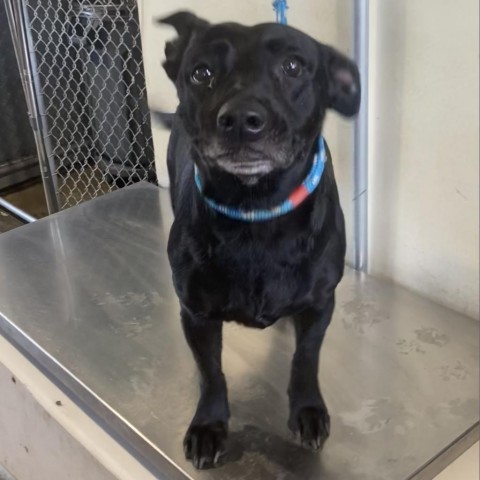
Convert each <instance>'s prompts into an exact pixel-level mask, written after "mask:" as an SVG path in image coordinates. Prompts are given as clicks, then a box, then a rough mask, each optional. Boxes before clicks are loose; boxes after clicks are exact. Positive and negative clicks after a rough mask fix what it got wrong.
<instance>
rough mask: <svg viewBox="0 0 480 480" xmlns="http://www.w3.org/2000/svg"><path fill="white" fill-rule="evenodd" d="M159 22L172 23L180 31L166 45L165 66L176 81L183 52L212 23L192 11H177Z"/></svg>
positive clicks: (168, 73) (169, 75)
mask: <svg viewBox="0 0 480 480" xmlns="http://www.w3.org/2000/svg"><path fill="white" fill-rule="evenodd" d="M157 22H158V23H162V24H166V25H171V26H172V27H173V28H175V30H176V31H177V33H178V38H175V39H174V40H172V41H171V42H167V43H166V45H165V62H163V68H164V69H165V71H166V72H167V75H168V77H169V78H170V80H172V81H173V82H175V80H176V79H177V75H178V71H179V70H180V65H181V63H182V58H183V54H184V53H185V50H186V49H187V47H188V45H189V43H190V41H191V40H192V38H193V37H194V36H195V34H196V33H198V32H199V31H201V30H204V29H206V28H207V27H208V26H209V25H210V24H209V23H208V22H207V21H205V20H202V19H201V18H198V17H197V16H195V15H194V14H193V13H190V12H177V13H174V14H173V15H170V16H168V17H165V18H159V19H157Z"/></svg>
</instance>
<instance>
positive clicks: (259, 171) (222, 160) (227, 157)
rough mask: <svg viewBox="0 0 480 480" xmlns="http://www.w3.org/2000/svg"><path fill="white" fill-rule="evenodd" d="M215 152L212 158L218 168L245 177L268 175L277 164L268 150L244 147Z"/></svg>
mask: <svg viewBox="0 0 480 480" xmlns="http://www.w3.org/2000/svg"><path fill="white" fill-rule="evenodd" d="M215 153H216V155H214V156H212V157H210V158H211V161H212V163H213V164H215V165H216V167H217V168H219V169H221V170H223V171H224V172H227V173H230V174H231V175H235V176H239V177H243V178H246V177H257V178H258V177H261V176H263V175H267V174H268V173H270V172H271V171H272V170H274V169H275V165H276V162H275V161H274V159H273V158H272V156H271V155H270V154H269V152H268V151H261V150H254V149H252V148H242V149H240V150H237V151H225V150H224V151H223V152H222V151H220V152H218V150H217V151H216V152H215ZM270 153H271V152H270Z"/></svg>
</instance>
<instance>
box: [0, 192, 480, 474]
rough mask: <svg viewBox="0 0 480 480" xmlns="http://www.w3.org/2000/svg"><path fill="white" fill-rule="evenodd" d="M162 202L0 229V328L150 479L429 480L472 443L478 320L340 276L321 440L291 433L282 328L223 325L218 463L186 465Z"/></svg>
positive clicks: (102, 201) (288, 349)
mask: <svg viewBox="0 0 480 480" xmlns="http://www.w3.org/2000/svg"><path fill="white" fill-rule="evenodd" d="M170 224H171V214H170V210H169V201H168V196H167V193H166V192H165V191H161V190H159V189H157V188H156V187H153V186H150V185H147V184H140V185H137V186H134V187H130V188H127V189H123V190H121V191H118V192H116V193H113V194H110V195H107V196H104V197H102V198H99V199H96V200H93V201H91V202H88V203H85V204H83V205H81V206H78V207H75V208H73V209H71V210H67V211H65V212H62V213H59V214H56V215H53V216H51V217H49V218H46V219H44V220H40V221H38V222H35V223H34V224H31V225H27V226H24V227H21V228H18V229H16V230H14V231H12V232H9V233H5V234H2V235H0V330H1V331H2V332H3V334H4V335H5V336H7V338H9V339H11V340H12V341H13V342H14V343H16V344H17V345H18V346H20V347H21V348H22V349H24V350H25V351H26V352H28V354H29V355H30V356H31V357H33V358H34V359H35V360H36V361H37V362H39V363H40V364H41V365H42V366H43V367H44V368H45V369H46V370H47V371H48V373H49V374H50V375H52V376H53V377H54V378H55V379H56V380H57V381H58V382H60V383H61V384H62V385H64V387H65V388H66V389H67V390H68V392H69V393H70V394H71V395H72V396H73V397H74V398H76V399H77V400H78V401H79V402H80V403H81V404H82V405H83V406H84V407H85V408H86V409H89V411H91V413H92V415H95V416H96V417H97V418H98V419H99V421H101V422H103V424H104V425H105V428H107V429H108V430H109V431H111V432H112V434H114V435H116V436H117V437H118V440H119V441H121V442H124V443H126V444H128V445H129V446H130V448H132V449H133V450H134V451H135V452H136V453H137V455H138V456H139V457H141V458H142V459H143V460H144V461H145V462H147V463H148V464H149V465H150V466H151V468H152V469H154V471H155V472H156V475H157V476H158V477H159V478H169V479H183V478H198V479H255V480H257V479H262V480H263V479H302V480H303V479H317V478H321V479H322V480H333V479H335V480H350V479H352V480H388V479H392V480H404V479H407V478H431V477H432V476H433V475H434V474H435V473H436V471H438V469H439V467H440V465H441V464H442V462H447V461H449V460H451V459H452V458H453V457H454V456H456V455H458V454H459V453H461V452H462V451H463V450H464V449H465V448H467V447H468V446H469V445H470V444H472V443H473V441H474V440H475V439H476V438H478V421H479V399H478V391H479V385H478V376H479V350H478V347H479V324H478V323H477V322H476V321H474V320H471V319H469V318H466V317H463V316H461V315H459V314H457V313H454V312H452V311H450V310H447V309H445V308H443V307H440V306H438V305H435V304H433V303H431V302H429V301H427V300H425V299H423V298H420V297H418V296H417V295H414V294H413V293H410V292H408V291H406V290H404V289H401V288H399V287H396V286H393V285H392V284H390V283H388V282H386V281H379V280H375V279H373V278H370V277H368V276H364V275H361V274H358V273H356V272H354V271H352V270H347V273H346V276H345V278H344V280H343V281H342V283H341V285H340V287H339V289H338V301H337V309H336V312H335V316H334V321H333V323H332V325H331V327H330V329H329V331H328V334H327V338H326V341H325V344H324V348H323V350H322V358H321V377H322V385H323V391H324V393H325V396H326V401H327V403H328V405H329V407H330V413H331V415H332V434H331V437H330V439H329V440H328V442H327V444H326V446H325V448H324V450H323V452H322V453H321V454H318V453H311V452H308V451H305V450H303V449H302V448H300V447H299V446H298V445H296V444H295V443H294V440H293V439H292V438H291V436H290V434H289V432H288V429H287V427H286V419H287V397H286V394H285V391H286V388H287V382H288V373H289V365H290V358H291V356H292V353H293V334H292V326H291V325H290V324H289V322H288V320H285V321H280V322H279V323H278V324H276V325H275V326H274V327H272V328H270V329H267V330H264V331H258V330H249V329H247V328H244V327H241V326H237V325H228V326H227V327H226V332H225V346H224V356H223V358H224V363H225V372H226V375H227V379H228V382H229V394H230V401H231V411H232V419H231V424H230V430H231V434H230V441H229V457H230V460H231V462H230V463H229V464H227V465H225V466H223V467H221V468H219V469H216V470H209V471H202V472H197V471H195V470H194V469H193V467H192V466H191V465H190V464H189V463H188V462H186V461H185V460H184V458H183V451H182V437H183V434H184V432H185V429H186V427H187V425H188V422H189V420H190V418H191V416H192V414H193V410H194V407H195V404H196V399H197V380H196V372H195V367H194V363H193V360H192V358H191V354H190V351H189V350H188V347H187V345H186V343H185V341H184V339H183V335H182V332H181V327H180V322H179V315H178V312H179V309H178V304H177V300H176V297H175V295H174V292H173V290H172V286H171V277H170V268H169V265H168V261H167V257H166V253H165V245H166V238H167V234H168V229H169V226H170Z"/></svg>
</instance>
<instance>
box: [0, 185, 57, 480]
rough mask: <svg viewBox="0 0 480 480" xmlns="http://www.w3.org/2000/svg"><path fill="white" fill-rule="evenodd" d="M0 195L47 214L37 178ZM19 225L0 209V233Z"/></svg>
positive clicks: (38, 213)
mask: <svg viewBox="0 0 480 480" xmlns="http://www.w3.org/2000/svg"><path fill="white" fill-rule="evenodd" d="M0 196H2V197H3V198H5V200H7V201H9V202H10V203H12V204H13V205H15V206H16V207H18V208H20V209H22V210H24V211H25V212H27V213H29V214H30V215H32V216H34V217H35V218H42V217H46V216H47V215H48V210H47V202H46V201H45V194H44V193H43V185H42V182H41V181H40V180H39V179H38V180H34V181H31V182H28V183H25V184H21V185H19V186H17V187H15V188H14V189H9V190H7V191H3V192H0ZM21 225H23V224H22V222H20V221H19V220H17V219H16V218H14V217H13V216H11V215H9V214H8V213H6V212H4V211H3V210H0V233H3V232H8V231H9V230H12V229H13V228H17V227H20V226H21ZM0 480H3V479H2V477H0Z"/></svg>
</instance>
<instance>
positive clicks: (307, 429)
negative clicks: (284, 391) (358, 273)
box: [288, 296, 335, 450]
mask: <svg viewBox="0 0 480 480" xmlns="http://www.w3.org/2000/svg"><path fill="white" fill-rule="evenodd" d="M334 303H335V300H334V297H333V296H332V298H331V299H330V300H329V301H328V302H327V303H326V304H325V307H324V308H322V309H321V310H320V311H318V310H314V309H309V310H307V311H305V312H303V313H302V314H299V315H297V316H294V323H295V334H296V350H295V355H294V356H293V361H292V371H291V376H290V384H289V387H288V395H289V400H290V418H289V421H288V425H289V427H290V429H291V430H292V431H293V432H294V433H296V434H297V433H298V434H300V439H301V443H302V445H304V446H305V447H307V448H310V449H314V450H317V449H318V448H321V447H322V446H323V443H324V442H325V440H326V439H327V437H328V435H329V433H330V417H329V415H328V410H327V407H326V405H325V402H324V400H323V397H322V394H321V392H320V387H319V385H318V361H319V354H320V347H321V346H322V341H323V337H324V336H325V331H326V330H327V327H328V325H329V323H330V320H331V317H332V313H333V307H334Z"/></svg>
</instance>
